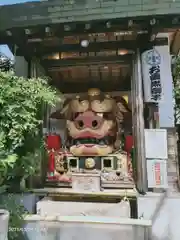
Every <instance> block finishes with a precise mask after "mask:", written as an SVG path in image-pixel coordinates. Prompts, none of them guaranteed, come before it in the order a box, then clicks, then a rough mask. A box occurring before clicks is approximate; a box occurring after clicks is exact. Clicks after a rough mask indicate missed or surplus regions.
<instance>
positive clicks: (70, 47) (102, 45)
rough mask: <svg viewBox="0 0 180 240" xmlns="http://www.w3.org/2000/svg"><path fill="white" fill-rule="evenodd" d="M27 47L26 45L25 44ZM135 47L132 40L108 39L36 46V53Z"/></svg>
mask: <svg viewBox="0 0 180 240" xmlns="http://www.w3.org/2000/svg"><path fill="white" fill-rule="evenodd" d="M27 47H28V46H27ZM136 47H137V42H136V41H132V40H127V41H110V42H93V43H89V45H88V46H87V47H82V46H81V44H80V43H79V44H59V45H58V46H50V47H49V46H41V45H40V46H38V48H37V51H36V53H37V54H38V55H41V56H42V55H46V54H52V53H57V52H99V51H100V50H117V49H127V50H130V51H134V50H135V49H136Z"/></svg>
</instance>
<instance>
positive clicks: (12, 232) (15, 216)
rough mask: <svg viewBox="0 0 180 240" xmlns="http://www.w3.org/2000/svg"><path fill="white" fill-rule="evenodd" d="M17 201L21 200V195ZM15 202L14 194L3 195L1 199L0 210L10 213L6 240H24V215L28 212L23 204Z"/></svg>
mask: <svg viewBox="0 0 180 240" xmlns="http://www.w3.org/2000/svg"><path fill="white" fill-rule="evenodd" d="M19 199H23V195H22V196H19ZM17 201H18V199H17V196H16V195H14V194H7V195H4V196H3V197H2V199H1V204H0V208H3V209H6V210H8V211H9V213H10V218H9V231H8V240H15V239H18V240H21V239H24V235H23V232H24V231H23V226H24V215H25V214H28V211H26V209H25V208H24V207H23V204H21V203H20V202H17Z"/></svg>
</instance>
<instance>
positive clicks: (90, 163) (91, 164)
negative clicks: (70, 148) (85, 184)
mask: <svg viewBox="0 0 180 240" xmlns="http://www.w3.org/2000/svg"><path fill="white" fill-rule="evenodd" d="M85 166H86V167H87V168H93V167H94V166H95V161H94V159H93V158H86V160H85Z"/></svg>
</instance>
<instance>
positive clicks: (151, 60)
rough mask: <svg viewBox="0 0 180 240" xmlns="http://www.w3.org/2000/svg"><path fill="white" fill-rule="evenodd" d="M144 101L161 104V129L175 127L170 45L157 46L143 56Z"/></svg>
mask: <svg viewBox="0 0 180 240" xmlns="http://www.w3.org/2000/svg"><path fill="white" fill-rule="evenodd" d="M141 59H142V76H143V87H144V101H145V102H147V103H148V102H149V103H159V127H160V128H172V127H174V101H173V79H172V72H171V56H170V51H169V45H164V46H155V47H154V48H153V49H151V50H148V51H145V52H143V53H142V55H141Z"/></svg>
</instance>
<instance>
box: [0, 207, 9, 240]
mask: <svg viewBox="0 0 180 240" xmlns="http://www.w3.org/2000/svg"><path fill="white" fill-rule="evenodd" d="M8 223H9V212H8V211H6V210H4V209H0V239H3V240H8Z"/></svg>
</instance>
